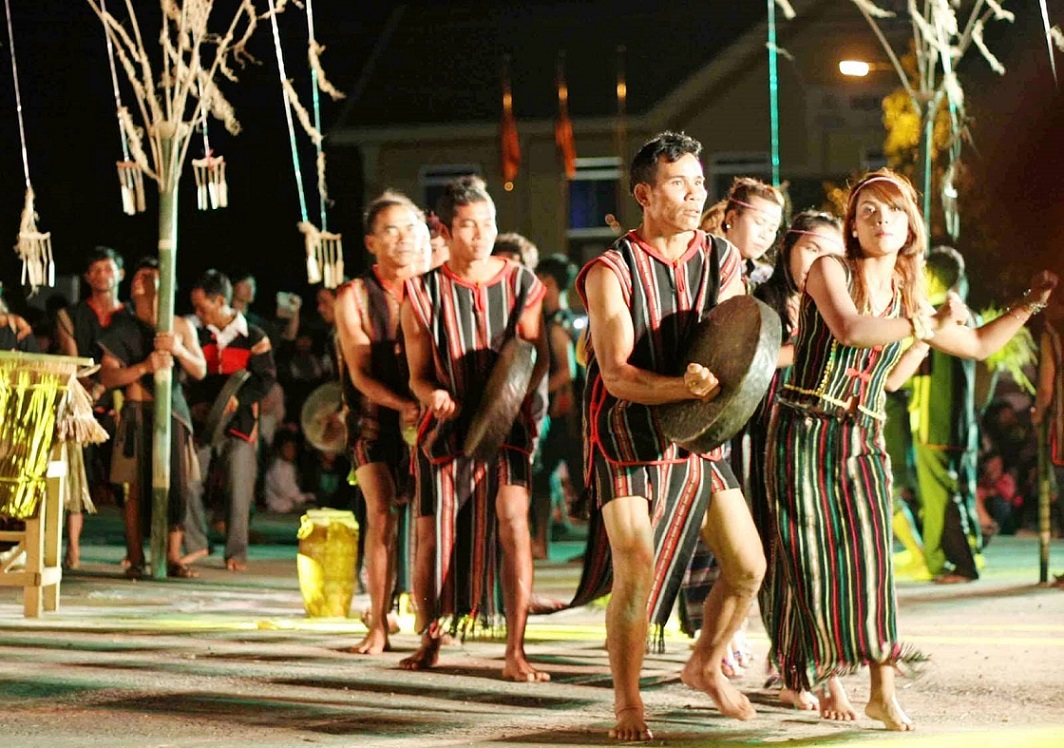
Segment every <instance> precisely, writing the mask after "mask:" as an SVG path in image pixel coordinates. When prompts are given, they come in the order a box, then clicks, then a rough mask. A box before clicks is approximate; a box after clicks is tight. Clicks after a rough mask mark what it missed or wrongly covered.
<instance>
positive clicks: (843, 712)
mask: <svg viewBox="0 0 1064 748" xmlns="http://www.w3.org/2000/svg"><path fill="white" fill-rule="evenodd" d="M820 716H821V717H823V718H824V719H830V720H834V721H836V722H853V721H854V720H855V719H857V710H856V709H854V708H853V704H851V703H850V697H849V696H847V695H846V689H845V688H843V687H842V681H840V680H839V679H838V678H831V679H830V680H828V682H827V683H825V684H824V687H823V688H822V689H821V690H820Z"/></svg>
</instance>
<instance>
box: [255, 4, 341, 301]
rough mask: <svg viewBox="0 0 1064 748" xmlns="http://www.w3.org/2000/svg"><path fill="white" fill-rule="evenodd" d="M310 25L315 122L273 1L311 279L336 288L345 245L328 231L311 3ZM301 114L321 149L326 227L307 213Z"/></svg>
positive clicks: (273, 22)
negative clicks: (288, 57) (292, 72)
mask: <svg viewBox="0 0 1064 748" xmlns="http://www.w3.org/2000/svg"><path fill="white" fill-rule="evenodd" d="M306 5H307V25H308V31H309V35H310V49H311V52H310V58H311V82H312V84H313V110H314V122H313V123H311V121H310V118H309V116H308V114H307V111H306V109H304V108H303V106H302V105H301V104H300V103H299V99H298V97H297V96H296V93H295V89H294V88H293V87H292V83H291V81H290V80H289V79H288V74H287V73H286V71H285V64H284V52H283V51H282V49H281V33H280V29H279V28H278V25H277V13H276V8H275V0H270V27H271V29H272V31H273V46H274V53H275V54H276V56H277V73H278V75H279V76H280V80H281V96H282V100H283V101H284V113H285V119H286V121H287V123H288V140H289V145H290V146H291V150H292V169H293V171H294V173H295V177H296V191H297V193H298V195H299V212H300V217H301V219H302V220H301V221H300V223H299V231H300V233H302V234H303V240H304V245H305V249H306V255H307V282H309V283H311V284H314V283H322V284H323V285H324V286H325V287H326V288H336V287H337V286H338V285H340V284H341V283H343V276H344V259H343V245H342V239H341V237H340V235H339V234H332V233H329V232H328V231H326V230H325V227H326V210H325V204H326V199H327V198H326V190H325V154H324V151H323V150H322V144H321V141H322V137H321V113H320V109H319V99H318V85H319V80H318V79H319V75H318V69H317V65H315V64H314V61H315V60H316V55H317V50H319V49H320V48H319V47H318V46H317V42H316V41H315V40H314V20H313V9H312V7H311V5H310V3H309V2H308V3H307V4H306ZM293 110H295V112H296V114H297V115H298V116H299V119H300V124H301V125H302V126H303V129H304V130H306V131H307V133H308V134H309V135H310V136H311V140H312V141H313V142H314V145H315V148H316V151H317V171H318V193H319V203H320V209H321V224H322V228H321V229H318V228H317V227H316V226H314V224H312V223H311V222H310V220H309V218H308V215H307V198H306V191H305V189H304V187H303V173H302V169H301V167H300V162H299V147H298V143H297V141H296V129H295V123H294V121H293V119H292V111H293Z"/></svg>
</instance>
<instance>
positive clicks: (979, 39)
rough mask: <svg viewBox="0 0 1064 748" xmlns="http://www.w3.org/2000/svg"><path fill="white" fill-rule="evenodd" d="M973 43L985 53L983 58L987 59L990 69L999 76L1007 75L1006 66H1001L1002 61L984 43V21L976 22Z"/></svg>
mask: <svg viewBox="0 0 1064 748" xmlns="http://www.w3.org/2000/svg"><path fill="white" fill-rule="evenodd" d="M972 41H973V42H974V43H975V46H976V47H978V48H979V51H980V52H982V53H983V57H984V58H986V61H987V64H988V65H990V69H991V70H993V71H994V72H995V73H997V74H998V75H1004V74H1005V66H1004V65H1002V64H1001V61H1000V60H999V59H998V58H997V57H995V56H994V53H993V52H991V51H990V49H989V48H988V47H987V46H986V42H984V41H983V21H982V19H980V20H978V21H976V22H975V26H973V27H972Z"/></svg>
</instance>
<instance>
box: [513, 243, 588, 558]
mask: <svg viewBox="0 0 1064 748" xmlns="http://www.w3.org/2000/svg"><path fill="white" fill-rule="evenodd" d="M495 246H496V249H497V248H498V246H499V243H498V242H497V241H496V242H495ZM536 277H538V278H539V279H540V281H541V282H542V283H543V288H544V295H543V324H544V325H545V326H546V331H547V344H548V346H549V350H550V368H549V369H548V371H547V403H548V405H547V414H548V415H549V416H550V420H549V421H548V422H547V425H546V432H545V433H544V434H543V437H542V439H541V441H540V445H539V454H538V459H537V461H536V465H535V472H534V478H533V481H532V525H533V543H532V550H533V553H534V554H535V555H536V557H537V558H548V557H549V552H548V549H549V547H550V540H551V527H552V524H553V523H552V519H553V514H554V507H555V506H556V505H557V504H558V503H560V510H561V512H562V519H561V523H562V524H563V525H568V521H569V509H568V506H567V505H566V502H565V501H564V500H562V501H561V502H556V501H555V500H554V492H553V490H552V480H551V478H552V476H553V475H554V473H555V471H557V469H558V467H559V466H560V465H561V464H562V463H564V464H565V466H566V470H567V472H568V474H569V480H570V481H571V482H572V483H573V486H574V488H575V493H577V494H578V495H579V494H580V493H582V492H583V485H584V469H583V465H582V463H581V461H580V455H581V440H580V398H581V396H582V394H583V392H582V387H581V386H580V385H582V384H583V380H582V379H581V378H580V377H579V376H578V375H579V369H580V367H579V366H578V364H577V363H576V352H575V350H574V348H573V341H574V340H575V339H576V336H577V333H576V331H575V330H574V321H575V315H574V314H573V312H572V310H571V309H570V308H569V302H568V298H567V297H568V293H569V287H570V286H572V284H573V280H574V279H575V277H576V268H575V267H574V266H573V263H571V262H569V258H568V257H566V256H565V255H561V254H553V255H548V256H547V257H545V258H543V259H542V260H541V261H540V262H539V263H538V264H537V265H536Z"/></svg>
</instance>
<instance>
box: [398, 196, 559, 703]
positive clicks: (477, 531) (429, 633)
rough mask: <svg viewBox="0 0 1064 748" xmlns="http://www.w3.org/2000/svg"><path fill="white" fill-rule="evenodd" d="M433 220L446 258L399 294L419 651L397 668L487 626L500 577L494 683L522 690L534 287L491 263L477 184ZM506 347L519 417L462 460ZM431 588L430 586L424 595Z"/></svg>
mask: <svg viewBox="0 0 1064 748" xmlns="http://www.w3.org/2000/svg"><path fill="white" fill-rule="evenodd" d="M437 213H438V214H439V217H440V221H441V224H442V225H441V229H440V231H441V233H442V235H443V236H445V237H446V238H447V241H448V244H449V245H450V257H449V259H448V260H447V261H446V262H445V263H444V264H443V265H441V266H440V267H439V268H436V269H435V270H432V271H430V272H428V273H426V274H425V275H423V276H420V277H417V278H413V279H411V280H409V281H407V284H406V300H405V301H404V302H403V307H402V312H401V314H402V328H403V339H404V343H405V345H406V353H407V360H408V362H409V366H410V389H411V391H412V392H413V393H414V395H416V396H417V398H418V400H419V401H420V403H421V405H422V406H423V407H424V408H425V410H427V411H428V415H427V416H426V419H425V422H424V423H423V424H422V426H421V429H420V431H419V434H418V443H417V447H418V449H417V453H416V476H417V500H418V520H417V532H418V547H417V567H418V568H417V573H416V574H415V585H416V589H415V597H416V598H417V604H418V626H419V627H420V629H421V631H422V632H423V635H422V643H421V647H420V649H419V650H418V651H417V652H416V653H415V654H414V655H413V656H411V657H409V658H407V659H405V660H403V662H402V663H401V666H402V667H404V668H407V669H424V668H429V667H432V666H433V665H435V664H436V662H437V659H438V656H439V646H440V638H439V637H440V636H441V635H442V634H443V633H444V631H442V630H441V629H442V628H444V627H446V628H447V629H448V630H449V631H450V632H451V633H456V632H457V631H458V630H459V629H460V628H461V629H463V630H466V629H467V627H469V628H472V627H477V626H481V625H489V626H490V625H491V624H492V623H493V622H494V621H493V619H494V618H495V616H496V602H495V585H496V581H497V580H498V579H499V578H500V573H499V572H500V570H499V569H498V568H497V559H498V552H499V549H500V548H501V551H502V554H501V555H502V569H501V583H502V585H501V586H502V591H503V606H504V612H505V616H506V664H505V666H504V667H503V670H502V674H503V677H504V678H506V679H508V680H516V681H522V682H539V681H546V680H548V679H549V676H548V675H547V674H546V673H544V672H541V671H539V670H537V669H535V668H534V667H532V665H531V664H530V663H529V662H528V660H527V658H526V656H525V646H524V637H525V624H526V623H527V620H528V610H529V601H530V598H531V593H532V552H531V547H530V538H529V534H528V503H529V485H530V482H531V471H532V440H533V432H534V424H533V423H532V417H531V393H532V392H533V391H534V390H535V389H536V387H537V385H538V383H539V381H540V380H541V379H542V377H543V375H544V373H545V372H546V369H547V363H548V354H547V345H546V336H545V334H544V330H543V321H542V311H541V304H542V300H543V284H542V283H540V281H539V280H538V279H537V278H536V276H535V275H534V274H533V273H532V272H531V271H530V270H528V269H527V268H525V267H522V266H521V265H518V264H517V263H514V262H512V261H509V260H505V259H502V258H499V257H493V256H492V255H491V251H492V246H493V244H494V241H495V237H496V235H497V234H498V229H497V228H496V223H495V203H494V202H493V201H492V199H491V196H490V195H489V194H488V192H487V189H486V187H485V185H484V182H483V181H482V180H480V179H479V178H476V177H465V178H462V179H459V180H456V181H454V182H451V183H450V184H449V185H447V188H446V190H445V192H444V194H443V196H442V197H441V199H440V204H439V206H438V210H437ZM514 336H517V337H520V338H523V339H524V340H527V341H530V342H532V343H533V344H534V345H535V347H536V351H537V354H538V357H537V360H536V364H535V367H534V370H533V372H532V378H531V383H530V385H529V389H528V391H527V392H526V393H525V397H524V400H523V402H522V405H521V409H520V412H519V414H518V416H517V418H516V419H515V421H514V423H513V426H512V428H511V429H510V432H509V434H508V436H507V437H506V439H505V441H504V444H503V446H502V448H501V449H500V450H499V452H498V453H497V455H496V456H495V457H494V458H493V459H492V460H490V461H486V462H485V461H480V460H475V459H472V458H471V457H469V456H468V455H466V454H464V453H463V451H462V449H463V444H464V442H465V438H466V434H467V431H468V429H469V426H470V419H471V418H472V416H473V415H474V412H475V410H476V407H477V403H478V401H479V400H481V399H482V398H483V397H485V396H487V397H491V395H493V394H495V393H491V394H488V395H485V389H486V386H487V381H488V377H489V374H490V372H491V370H492V368H493V366H494V365H495V362H496V360H498V356H499V351H500V349H501V348H502V346H503V344H504V343H505V342H506V341H507V340H509V339H511V338H513V337H514ZM426 580H431V584H426V583H425V582H426Z"/></svg>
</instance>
